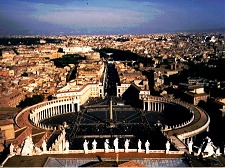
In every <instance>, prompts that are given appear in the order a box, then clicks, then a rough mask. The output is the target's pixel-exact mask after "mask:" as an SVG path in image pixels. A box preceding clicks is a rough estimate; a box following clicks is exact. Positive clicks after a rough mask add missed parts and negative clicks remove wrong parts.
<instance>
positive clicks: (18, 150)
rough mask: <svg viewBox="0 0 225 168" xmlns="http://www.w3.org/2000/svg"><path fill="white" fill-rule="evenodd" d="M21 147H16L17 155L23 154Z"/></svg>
mask: <svg viewBox="0 0 225 168" xmlns="http://www.w3.org/2000/svg"><path fill="white" fill-rule="evenodd" d="M21 150H22V149H21V148H20V147H19V146H18V147H17V148H16V155H20V154H21Z"/></svg>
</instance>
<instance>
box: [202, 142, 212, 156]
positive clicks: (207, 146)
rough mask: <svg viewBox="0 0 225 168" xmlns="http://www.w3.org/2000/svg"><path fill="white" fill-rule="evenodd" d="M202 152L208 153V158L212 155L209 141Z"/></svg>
mask: <svg viewBox="0 0 225 168" xmlns="http://www.w3.org/2000/svg"><path fill="white" fill-rule="evenodd" d="M204 152H208V156H212V155H213V154H214V149H213V146H212V142H211V141H208V142H207V144H206V147H205V150H204Z"/></svg>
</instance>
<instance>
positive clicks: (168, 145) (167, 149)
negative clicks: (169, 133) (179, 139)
mask: <svg viewBox="0 0 225 168" xmlns="http://www.w3.org/2000/svg"><path fill="white" fill-rule="evenodd" d="M169 150H170V142H169V141H167V142H166V153H169Z"/></svg>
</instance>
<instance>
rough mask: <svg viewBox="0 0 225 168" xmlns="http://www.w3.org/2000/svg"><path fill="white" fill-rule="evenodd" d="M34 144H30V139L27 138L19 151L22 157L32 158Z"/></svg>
mask: <svg viewBox="0 0 225 168" xmlns="http://www.w3.org/2000/svg"><path fill="white" fill-rule="evenodd" d="M33 149H34V144H33V142H32V138H31V137H29V136H27V137H26V139H25V140H24V145H23V147H22V150H21V155H22V156H28V155H29V156H32V155H33Z"/></svg>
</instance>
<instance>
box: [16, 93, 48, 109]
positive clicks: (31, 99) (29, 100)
mask: <svg viewBox="0 0 225 168" xmlns="http://www.w3.org/2000/svg"><path fill="white" fill-rule="evenodd" d="M43 100H44V95H33V97H26V99H25V100H22V101H21V102H20V103H19V105H18V107H21V108H25V107H27V106H32V105H34V104H37V103H40V102H42V101H43Z"/></svg>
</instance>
